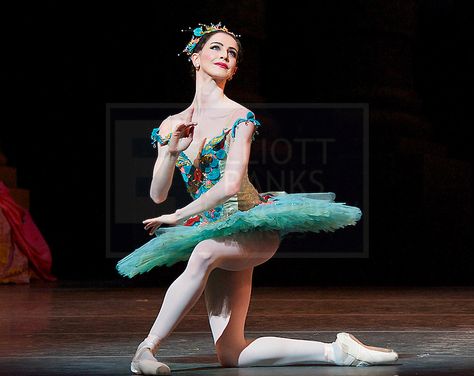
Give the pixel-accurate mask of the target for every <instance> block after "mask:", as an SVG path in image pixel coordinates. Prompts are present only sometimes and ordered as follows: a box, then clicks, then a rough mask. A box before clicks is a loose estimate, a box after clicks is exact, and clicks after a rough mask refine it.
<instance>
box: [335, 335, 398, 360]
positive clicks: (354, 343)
mask: <svg viewBox="0 0 474 376" xmlns="http://www.w3.org/2000/svg"><path fill="white" fill-rule="evenodd" d="M336 343H337V344H338V345H339V346H340V347H341V348H342V351H344V352H345V353H346V354H347V355H348V356H347V358H346V359H345V360H344V363H343V364H341V365H345V366H355V367H361V366H372V365H377V364H386V363H392V362H395V361H396V360H397V359H398V354H397V353H396V352H395V351H393V350H392V349H385V348H383V347H373V346H367V345H364V344H363V343H362V342H360V341H359V340H358V339H357V338H356V337H354V336H353V335H352V334H349V333H338V334H337V339H336Z"/></svg>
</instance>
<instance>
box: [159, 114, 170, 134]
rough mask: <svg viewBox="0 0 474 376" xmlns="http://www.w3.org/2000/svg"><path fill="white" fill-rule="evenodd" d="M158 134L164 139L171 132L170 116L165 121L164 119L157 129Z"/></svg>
mask: <svg viewBox="0 0 474 376" xmlns="http://www.w3.org/2000/svg"><path fill="white" fill-rule="evenodd" d="M159 129H160V130H159V132H158V133H159V134H160V136H161V137H165V136H166V135H168V134H169V133H170V132H171V116H168V117H167V118H166V119H164V120H163V121H162V122H161V124H160V128H159Z"/></svg>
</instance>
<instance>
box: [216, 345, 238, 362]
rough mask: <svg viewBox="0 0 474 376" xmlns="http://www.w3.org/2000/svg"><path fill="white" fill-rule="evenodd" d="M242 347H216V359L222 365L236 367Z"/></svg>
mask: <svg viewBox="0 0 474 376" xmlns="http://www.w3.org/2000/svg"><path fill="white" fill-rule="evenodd" d="M241 352H242V349H240V348H237V347H232V346H229V347H226V348H222V349H217V359H218V360H219V364H220V365H221V366H222V367H238V366H239V355H240V353H241Z"/></svg>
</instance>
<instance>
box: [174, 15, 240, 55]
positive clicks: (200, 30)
mask: <svg viewBox="0 0 474 376" xmlns="http://www.w3.org/2000/svg"><path fill="white" fill-rule="evenodd" d="M198 25H199V26H198V27H196V28H195V29H192V28H191V27H188V30H181V31H182V32H185V31H191V32H192V33H193V37H192V38H191V40H190V41H189V43H188V44H187V45H186V47H185V48H184V50H183V51H181V52H180V53H179V54H178V56H179V55H181V54H182V53H183V52H185V53H186V54H187V55H188V56H191V55H192V53H193V51H194V47H196V45H197V44H198V43H199V40H200V39H201V37H202V36H203V35H204V34H207V33H210V32H213V31H224V32H226V33H227V34H230V35H232V36H234V37H235V38H240V37H241V35H240V34H235V33H233V32H232V31H229V30H228V29H227V27H225V26H223V25H221V23H220V22H219V23H217V24H212V23H211V24H210V25H206V24H202V23H200V24H198Z"/></svg>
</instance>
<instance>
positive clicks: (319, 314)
mask: <svg viewBox="0 0 474 376" xmlns="http://www.w3.org/2000/svg"><path fill="white" fill-rule="evenodd" d="M66 286H67V287H66ZM164 293H165V289H162V288H136V287H94V288H91V287H81V286H80V284H76V285H75V284H68V285H64V284H61V283H55V284H42V283H37V282H36V283H33V284H31V285H24V286H14V285H3V286H0V302H1V303H0V306H1V309H0V375H9V376H14V375H35V376H40V375H130V374H131V373H130V371H129V364H130V359H131V356H132V355H133V353H134V351H135V349H136V346H137V345H138V343H139V342H140V341H141V340H142V339H143V337H144V336H145V335H146V334H147V333H148V330H149V329H150V327H151V325H152V323H153V321H154V319H155V317H156V314H157V312H158V309H159V307H160V304H161V301H162V298H163V296H164ZM341 331H346V332H350V333H353V334H355V335H356V336H357V337H358V338H360V339H361V340H362V341H363V342H365V343H367V344H370V345H373V346H383V347H389V348H393V349H395V350H396V351H397V352H398V353H399V355H400V359H399V360H398V362H397V365H387V366H377V367H358V368H356V367H338V366H332V365H324V364H320V365H298V366H285V367H251V368H240V369H239V368H222V367H220V365H219V363H218V362H217V358H216V355H215V352H214V347H213V340H212V336H211V333H210V329H209V325H208V321H207V314H206V310H205V306H204V301H203V299H202V298H201V300H200V301H199V302H198V304H197V305H196V306H195V307H194V308H193V309H192V310H191V312H190V313H189V314H188V316H187V317H186V318H185V319H184V320H183V321H182V322H181V324H180V325H179V326H178V327H177V329H176V331H175V332H174V333H173V334H172V335H171V336H170V337H169V338H168V340H167V341H166V342H165V343H164V344H163V346H162V348H161V349H160V351H159V353H158V359H160V360H161V361H163V362H165V363H167V364H168V365H169V366H170V367H171V369H172V371H173V374H176V375H182V376H188V375H227V376H229V375H239V376H246V375H248V376H251V375H272V376H278V375H387V376H394V375H399V376H401V375H474V356H473V352H474V288H470V287H444V288H440V287H435V288H433V287H431V288H428V287H427V288H415V287H413V288H412V287H403V288H393V287H391V288H382V287H378V288H375V287H347V288H342V287H338V288H328V287H299V288H296V287H288V288H281V287H275V288H262V287H257V288H254V291H253V295H252V302H251V305H250V310H249V315H248V318H247V326H246V333H247V337H251V338H256V337H259V336H283V337H289V338H300V339H309V340H318V341H324V342H332V341H333V340H334V339H335V336H336V334H337V333H338V332H341Z"/></svg>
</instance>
